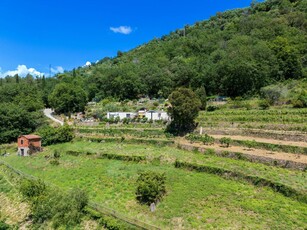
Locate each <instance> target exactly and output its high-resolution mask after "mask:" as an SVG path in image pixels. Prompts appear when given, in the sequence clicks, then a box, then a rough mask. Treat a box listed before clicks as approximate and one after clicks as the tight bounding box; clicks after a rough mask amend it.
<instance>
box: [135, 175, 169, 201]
mask: <svg viewBox="0 0 307 230" xmlns="http://www.w3.org/2000/svg"><path fill="white" fill-rule="evenodd" d="M165 181H166V177H165V174H164V173H157V172H142V173H140V174H139V177H138V179H137V189H136V199H137V200H138V201H139V202H140V203H144V204H148V205H149V204H151V203H156V202H158V201H160V200H161V199H162V197H163V195H164V194H165V193H166V187H165Z"/></svg>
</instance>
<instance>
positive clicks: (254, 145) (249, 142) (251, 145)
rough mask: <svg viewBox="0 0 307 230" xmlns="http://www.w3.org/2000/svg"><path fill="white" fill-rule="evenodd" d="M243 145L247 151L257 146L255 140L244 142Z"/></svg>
mask: <svg viewBox="0 0 307 230" xmlns="http://www.w3.org/2000/svg"><path fill="white" fill-rule="evenodd" d="M244 145H246V147H247V148H248V149H252V148H255V147H256V146H257V142H256V141H255V140H252V141H248V140H247V141H244Z"/></svg>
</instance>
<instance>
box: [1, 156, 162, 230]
mask: <svg viewBox="0 0 307 230" xmlns="http://www.w3.org/2000/svg"><path fill="white" fill-rule="evenodd" d="M1 165H4V166H5V167H7V168H9V169H10V170H11V171H13V172H14V173H16V174H17V175H19V176H20V177H23V178H26V179H30V180H38V178H36V177H34V176H31V175H28V174H26V173H24V172H22V171H20V170H18V169H15V168H13V167H12V166H10V165H9V164H7V163H6V162H4V161H1V160H0V166H1ZM46 184H47V185H49V186H53V187H57V186H55V185H54V184H50V183H46ZM88 206H89V207H90V208H92V209H94V210H95V211H97V212H99V213H101V214H104V215H109V216H113V217H114V218H117V219H119V220H121V221H124V222H126V223H128V224H131V225H133V226H135V227H137V228H139V229H148V230H159V229H161V228H158V227H156V226H154V225H151V224H148V223H145V222H143V221H140V220H138V219H135V218H130V217H128V216H125V215H124V214H121V213H119V212H117V211H116V210H114V209H111V208H108V207H105V206H102V205H100V204H98V203H95V202H92V201H90V202H89V203H88Z"/></svg>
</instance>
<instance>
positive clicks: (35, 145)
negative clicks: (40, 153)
mask: <svg viewBox="0 0 307 230" xmlns="http://www.w3.org/2000/svg"><path fill="white" fill-rule="evenodd" d="M30 144H32V145H33V146H34V147H39V148H40V147H41V146H42V143H41V140H30V141H29V145H30Z"/></svg>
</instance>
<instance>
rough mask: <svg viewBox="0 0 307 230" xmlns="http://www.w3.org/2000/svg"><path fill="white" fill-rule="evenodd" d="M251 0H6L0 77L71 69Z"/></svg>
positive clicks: (0, 11) (0, 19) (0, 3)
mask: <svg viewBox="0 0 307 230" xmlns="http://www.w3.org/2000/svg"><path fill="white" fill-rule="evenodd" d="M250 2H251V0H190V1H180V0H164V1H162V0H130V1H124V0H113V1H102V0H87V1H84V0H82V1H81V0H61V1H60V0H0V77H1V76H2V77H3V76H4V75H6V74H8V73H9V74H14V73H17V72H18V73H20V74H21V75H24V74H25V73H27V72H30V73H33V74H39V73H48V72H49V65H50V64H51V66H52V72H53V73H55V72H57V71H63V70H71V69H72V68H74V67H78V66H83V65H85V63H86V62H87V61H90V62H95V61H97V60H100V59H102V58H103V57H106V56H110V57H112V56H115V55H116V53H117V51H118V50H121V51H128V50H130V49H132V48H134V47H136V46H138V45H141V44H143V43H145V42H148V41H150V40H151V39H153V38H154V37H161V36H162V35H165V34H169V33H170V32H171V31H174V30H176V29H178V28H182V27H183V26H184V25H186V24H190V25H191V24H194V23H195V22H196V21H201V20H205V19H208V18H209V17H210V16H212V15H215V13H216V12H219V11H225V10H228V9H234V8H241V7H247V6H249V5H250Z"/></svg>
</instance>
